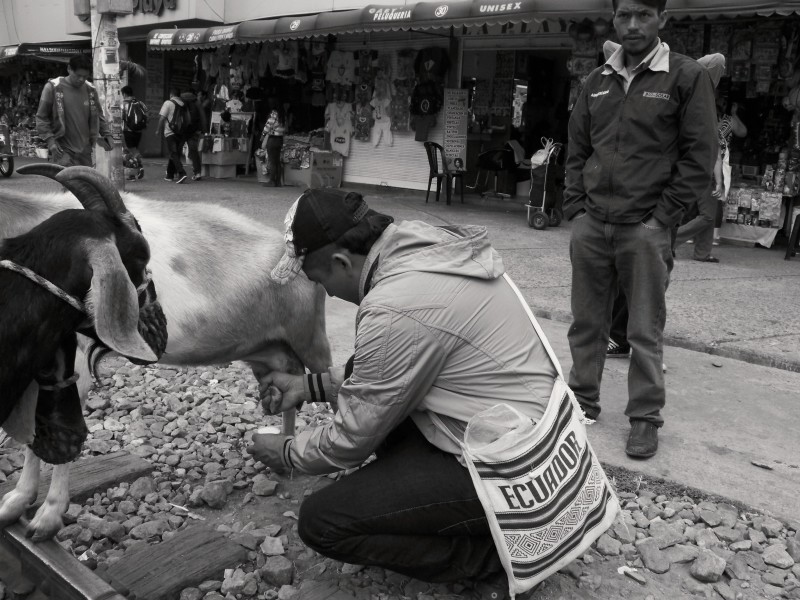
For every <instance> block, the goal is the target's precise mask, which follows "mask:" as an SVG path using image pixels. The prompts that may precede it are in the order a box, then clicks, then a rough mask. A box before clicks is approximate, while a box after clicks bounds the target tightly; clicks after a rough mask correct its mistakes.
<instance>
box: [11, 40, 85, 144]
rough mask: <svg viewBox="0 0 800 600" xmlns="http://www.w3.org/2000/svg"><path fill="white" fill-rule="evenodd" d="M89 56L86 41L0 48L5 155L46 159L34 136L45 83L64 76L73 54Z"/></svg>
mask: <svg viewBox="0 0 800 600" xmlns="http://www.w3.org/2000/svg"><path fill="white" fill-rule="evenodd" d="M87 53H91V49H90V48H89V42H88V41H83V40H81V41H76V42H51V43H43V44H15V45H12V46H2V47H0V125H3V126H5V127H7V128H8V146H7V148H6V151H8V152H11V153H12V154H14V155H15V156H27V157H35V156H38V157H40V158H47V144H46V143H45V142H44V140H42V139H40V138H39V136H38V135H37V134H36V110H37V108H38V106H39V98H40V97H41V95H42V88H43V87H44V84H45V83H47V81H48V79H52V78H53V77H58V76H59V75H66V72H67V71H66V63H67V62H68V61H69V59H70V57H71V56H74V55H75V54H87Z"/></svg>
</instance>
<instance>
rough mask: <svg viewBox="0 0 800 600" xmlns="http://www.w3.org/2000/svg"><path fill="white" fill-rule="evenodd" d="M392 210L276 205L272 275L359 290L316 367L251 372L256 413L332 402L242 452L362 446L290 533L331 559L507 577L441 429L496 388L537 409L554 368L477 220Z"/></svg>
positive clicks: (316, 453) (321, 200) (453, 431)
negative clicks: (311, 419)
mask: <svg viewBox="0 0 800 600" xmlns="http://www.w3.org/2000/svg"><path fill="white" fill-rule="evenodd" d="M392 221H393V219H392V218H391V217H389V216H387V215H382V214H379V213H376V212H375V211H373V210H370V209H369V207H368V206H367V204H366V202H364V200H363V198H362V197H361V195H359V194H356V193H353V192H347V191H345V190H336V189H330V188H326V189H311V190H306V191H305V192H304V193H303V195H302V196H300V198H299V199H298V200H297V202H296V203H295V204H294V206H293V207H292V208H291V209H290V211H289V214H288V215H287V219H286V223H287V232H286V240H287V253H286V255H285V256H284V258H283V259H282V260H281V262H280V263H279V264H278V266H277V267H276V268H275V270H273V272H272V276H273V278H274V279H276V280H277V281H279V282H281V283H285V282H287V281H289V280H291V279H292V278H293V277H295V276H298V277H302V276H306V277H308V278H309V279H311V281H315V282H317V283H319V284H321V285H322V286H323V287H324V288H325V290H326V291H327V292H328V294H329V295H331V296H336V297H338V298H341V299H343V300H346V301H348V302H351V303H353V304H357V305H358V315H357V317H356V339H355V353H354V355H353V358H352V359H351V360H350V361H349V362H348V364H347V366H343V367H341V368H331V369H330V370H329V372H328V373H323V374H316V375H308V376H303V375H300V376H295V375H287V374H285V373H271V374H270V375H269V376H267V377H265V378H264V379H262V380H261V382H260V384H261V386H260V387H261V397H262V406H263V407H264V409H265V411H267V412H268V413H269V414H277V413H278V412H281V411H284V410H288V409H290V408H293V407H296V406H299V405H300V404H302V403H303V402H319V401H329V402H331V404H333V405H336V406H337V407H338V410H337V412H336V416H335V418H334V419H333V421H331V422H330V423H327V424H325V425H322V426H319V427H315V428H310V429H308V430H306V431H303V432H301V433H299V434H298V435H297V436H296V437H284V436H282V435H277V434H274V435H273V434H256V435H254V436H253V445H252V446H251V447H249V448H248V452H249V453H250V454H252V455H253V456H254V457H255V458H256V459H258V460H260V461H261V462H263V463H264V464H266V465H267V466H269V467H271V468H273V469H290V468H295V469H297V470H299V471H301V472H303V473H316V474H322V473H334V472H337V471H341V470H343V469H347V468H350V467H358V466H360V465H362V463H363V462H364V461H365V460H366V459H367V458H369V456H370V455H371V454H372V453H373V452H375V453H376V454H377V460H375V461H373V462H371V463H369V464H368V465H366V466H363V467H362V468H360V469H358V470H357V471H356V472H355V473H352V474H351V475H349V476H347V477H343V478H342V479H340V480H338V481H337V482H336V483H334V484H332V485H330V486H327V487H325V488H323V489H321V490H318V491H316V492H315V493H314V494H312V495H311V496H309V497H307V498H305V499H304V500H303V504H302V505H301V507H300V520H299V533H300V537H301V539H302V540H303V541H304V542H305V543H306V544H307V545H308V546H310V547H311V548H313V549H314V550H316V551H317V552H320V553H321V554H324V555H325V556H329V557H332V558H335V559H336V560H342V561H345V562H349V563H356V564H362V565H377V566H381V567H384V568H387V569H391V570H393V571H396V572H398V573H402V574H404V575H409V576H411V577H416V578H418V579H422V580H424V581H437V582H446V581H457V580H460V579H475V580H480V579H484V578H487V577H491V578H492V579H493V580H492V581H490V582H489V583H487V584H486V585H487V586H489V587H493V588H495V590H506V591H507V590H508V581H507V580H506V579H505V575H504V573H503V571H502V568H501V564H500V561H499V557H498V554H497V551H496V550H495V546H494V542H493V541H492V537H491V535H490V530H489V526H488V522H487V520H486V514H485V512H484V510H483V508H482V505H481V502H480V500H479V499H478V495H477V493H476V491H475V487H474V486H473V484H472V481H471V479H470V476H469V472H468V471H467V469H466V468H465V467H464V466H463V465H462V464H461V463H459V455H460V452H461V451H460V447H459V446H458V444H456V442H455V441H454V440H455V439H461V438H463V435H464V429H465V427H466V425H467V422H468V421H469V420H470V418H471V417H472V416H473V415H474V414H476V413H478V412H481V411H482V410H484V409H487V408H490V407H492V406H494V405H495V404H497V403H501V402H505V403H508V404H509V405H511V406H514V407H515V408H517V409H518V410H519V411H520V412H522V413H523V414H525V415H526V416H529V417H530V418H532V419H537V420H538V419H541V417H542V415H543V414H544V411H545V409H546V407H547V405H548V402H549V398H550V395H551V392H552V390H553V384H554V381H555V377H556V368H555V365H554V364H553V362H552V361H551V360H550V359H549V357H548V354H547V351H546V349H545V347H544V344H543V340H542V339H541V338H539V336H538V335H537V333H536V331H535V329H534V327H533V325H532V323H531V320H530V318H529V317H528V315H527V313H526V310H525V307H524V306H523V304H522V302H521V301H520V299H519V298H518V297H517V295H516V292H515V291H514V288H512V286H511V285H510V284H509V282H508V281H506V279H505V278H504V277H503V273H504V271H505V269H504V267H503V263H502V260H501V259H500V257H499V256H498V254H497V252H496V251H495V250H494V248H492V246H491V244H490V243H489V240H488V238H487V234H486V229H485V228H483V227H474V226H465V227H434V226H432V225H428V224H427V223H423V222H421V221H406V222H403V223H400V224H397V225H395V224H393V222H392ZM301 270H302V271H303V273H304V275H301V274H300V271H301ZM273 386H274V388H277V390H279V391H280V393H277V392H275V390H274V389H273ZM273 392H275V393H273ZM486 597H492V596H489V595H487V596H486ZM494 597H497V598H500V597H507V596H504V595H503V596H501V595H498V596H494Z"/></svg>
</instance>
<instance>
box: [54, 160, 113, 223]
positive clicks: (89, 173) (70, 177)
mask: <svg viewBox="0 0 800 600" xmlns="http://www.w3.org/2000/svg"><path fill="white" fill-rule="evenodd" d="M55 179H56V181H58V182H59V183H60V184H62V185H63V186H64V187H66V188H67V189H69V187H68V185H67V184H70V183H71V184H77V185H78V187H79V189H80V191H81V192H82V193H83V194H82V195H84V196H86V192H87V187H88V188H90V189H91V192H89V195H88V197H86V198H82V197H81V196H79V195H78V194H75V196H76V197H77V198H78V200H80V201H81V204H83V205H84V207H86V208H90V207H89V206H87V205H86V203H84V202H85V201H87V200H88V202H87V203H91V204H92V206H91V208H92V209H96V207H95V203H96V199H97V197H98V196H99V199H100V200H102V202H103V203H104V205H105V207H106V208H108V210H110V211H111V212H113V213H117V214H123V213H127V212H128V209H127V208H125V204H124V203H123V202H122V197H121V196H120V195H119V191H117V188H115V187H114V184H113V183H111V180H110V179H108V178H107V177H103V176H102V175H101V174H100V173H98V172H97V171H96V170H94V169H92V168H91V167H67V168H66V169H64V170H63V171H61V172H60V173H59V174H58V175H56V177H55ZM70 191H72V190H70ZM73 193H74V192H73ZM89 198H91V200H89Z"/></svg>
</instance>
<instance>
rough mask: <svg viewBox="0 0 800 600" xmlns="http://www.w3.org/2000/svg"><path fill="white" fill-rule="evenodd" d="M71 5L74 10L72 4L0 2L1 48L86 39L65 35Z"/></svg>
mask: <svg viewBox="0 0 800 600" xmlns="http://www.w3.org/2000/svg"><path fill="white" fill-rule="evenodd" d="M67 1H68V2H69V5H70V7H72V0H0V46H8V45H11V44H21V43H23V42H61V41H67V40H75V39H85V38H81V37H80V36H75V35H68V34H67V33H65V32H66V30H67V28H66V12H65V10H64V6H65V4H66V3H67ZM42 15H47V18H46V19H43V18H42Z"/></svg>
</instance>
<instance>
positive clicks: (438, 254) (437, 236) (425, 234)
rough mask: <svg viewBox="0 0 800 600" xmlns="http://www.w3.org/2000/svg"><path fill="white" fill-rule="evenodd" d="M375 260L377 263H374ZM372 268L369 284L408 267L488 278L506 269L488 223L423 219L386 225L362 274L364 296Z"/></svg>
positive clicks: (416, 269)
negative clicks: (441, 224) (444, 224)
mask: <svg viewBox="0 0 800 600" xmlns="http://www.w3.org/2000/svg"><path fill="white" fill-rule="evenodd" d="M379 257H380V260H378V258H379ZM376 260H378V266H377V267H374V265H375V261H376ZM373 268H374V273H373V274H372V281H371V282H370V287H374V286H375V285H377V284H378V282H380V281H382V280H384V279H387V278H389V277H392V276H394V275H399V274H401V273H407V272H409V271H415V272H425V273H442V274H445V275H460V276H462V277H474V278H477V279H487V280H488V279H497V278H498V277H500V276H501V275H502V274H503V273H505V267H504V266H503V260H502V259H501V258H500V255H499V254H498V253H497V251H496V250H495V249H494V248H492V245H491V244H490V242H489V234H488V232H487V231H486V228H485V227H480V226H477V225H462V226H457V225H456V226H448V227H434V226H433V225H429V224H428V223H424V222H422V221H403V222H402V223H400V224H399V225H389V227H387V228H386V231H384V233H383V235H382V236H381V237H380V239H379V240H378V241H377V242H376V243H375V245H374V246H373V247H372V250H370V252H369V255H367V261H366V264H365V265H364V270H363V272H362V274H361V279H362V281H361V286H360V289H361V290H362V298H363V293H364V292H363V291H364V287H365V284H366V278H367V277H368V275H369V273H370V272H371V271H373Z"/></svg>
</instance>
